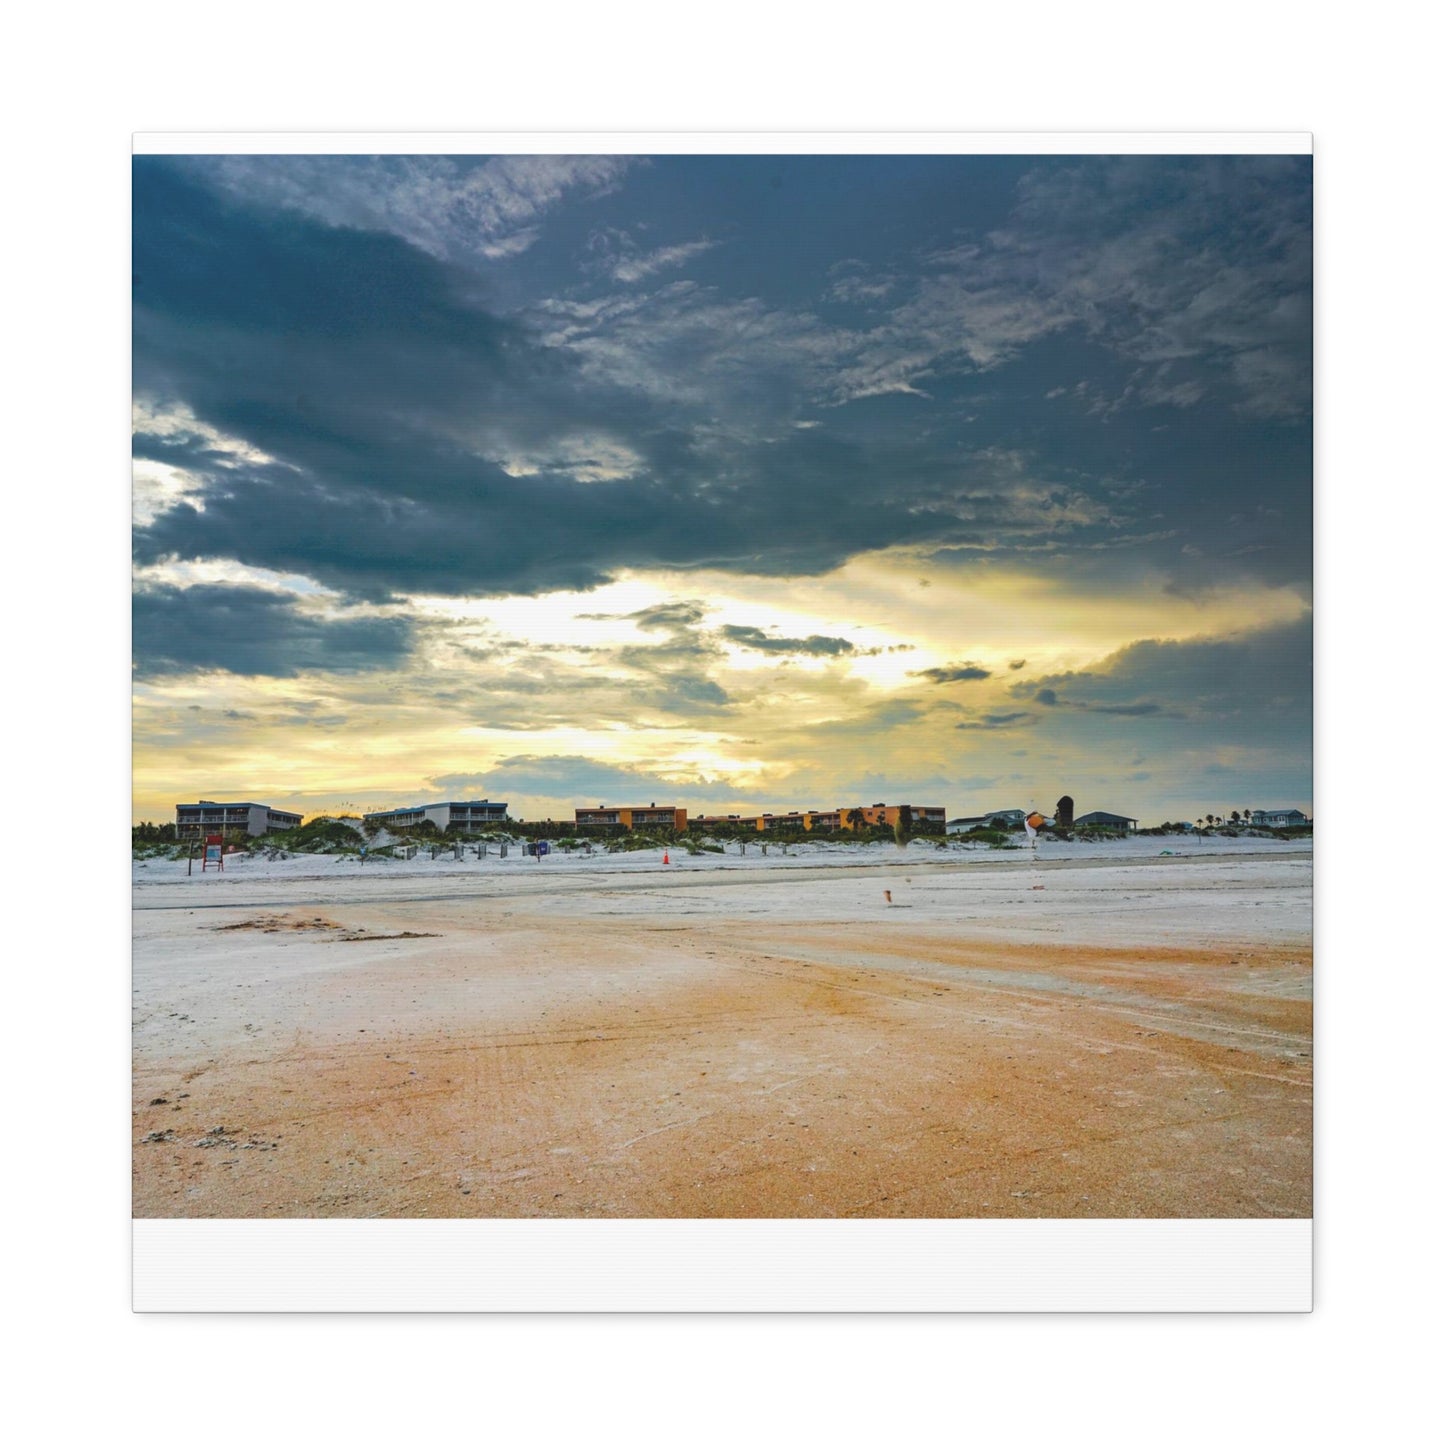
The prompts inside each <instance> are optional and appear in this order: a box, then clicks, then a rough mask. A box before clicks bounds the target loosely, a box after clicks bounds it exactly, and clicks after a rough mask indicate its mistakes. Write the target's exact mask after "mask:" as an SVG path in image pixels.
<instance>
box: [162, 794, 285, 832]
mask: <svg viewBox="0 0 1445 1445" xmlns="http://www.w3.org/2000/svg"><path fill="white" fill-rule="evenodd" d="M300 826H301V814H300V813H285V812H282V811H281V809H280V808H273V807H271V806H270V804H269V803H212V802H208V801H207V800H206V799H204V798H203V799H201V801H200V802H199V803H177V804H176V836H177V837H178V838H200V837H202V836H204V835H205V834H207V833H248V834H250V836H251V837H253V838H259V837H261V836H263V835H264V834H266V833H280V832H283V831H284V830H285V829H287V828H299V827H300Z"/></svg>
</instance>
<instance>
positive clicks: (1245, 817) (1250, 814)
mask: <svg viewBox="0 0 1445 1445" xmlns="http://www.w3.org/2000/svg"><path fill="white" fill-rule="evenodd" d="M1253 816H1254V815H1253V814H1252V813H1251V812H1250V811H1249V809H1248V808H1246V809H1245V810H1244V821H1245V822H1246V823H1247V822H1249V820H1250V818H1252V817H1253Z"/></svg>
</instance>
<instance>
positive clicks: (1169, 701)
mask: <svg viewBox="0 0 1445 1445" xmlns="http://www.w3.org/2000/svg"><path fill="white" fill-rule="evenodd" d="M1312 649H1313V628H1312V622H1311V619H1310V617H1309V616H1305V617H1302V618H1301V619H1300V620H1299V621H1297V622H1292V623H1288V624H1283V625H1280V626H1276V627H1270V628H1262V629H1260V630H1259V631H1256V632H1248V633H1240V634H1237V635H1232V636H1229V637H1222V638H1199V639H1191V640H1188V641H1183V642H1160V641H1153V640H1150V641H1144V642H1135V643H1132V644H1131V645H1130V646H1128V647H1125V648H1121V649H1120V650H1119V651H1118V652H1116V653H1114V654H1113V655H1112V656H1111V657H1109V658H1107V659H1105V661H1104V662H1103V663H1102V664H1101V665H1100V666H1099V667H1097V668H1095V669H1092V670H1090V671H1088V672H1068V673H1058V674H1055V675H1053V676H1051V677H1047V678H1043V679H1041V681H1043V682H1044V683H1046V684H1047V686H1045V687H1043V688H1040V689H1038V690H1035V684H1033V683H1018V684H1015V686H1014V687H1013V688H1012V689H1010V691H1011V693H1012V695H1013V696H1015V697H1017V698H1019V699H1021V700H1022V699H1032V700H1033V701H1034V702H1038V703H1042V704H1044V705H1045V706H1047V707H1054V708H1071V709H1076V710H1079V711H1087V712H1094V713H1103V714H1105V715H1108V716H1114V717H1141V718H1147V717H1154V716H1157V715H1167V716H1170V717H1176V718H1177V717H1181V716H1183V717H1189V718H1192V719H1195V720H1198V721H1212V722H1215V723H1227V724H1229V725H1230V727H1231V728H1232V729H1235V728H1238V727H1239V726H1240V725H1241V722H1243V725H1244V726H1245V728H1246V729H1247V730H1250V731H1257V730H1262V729H1264V728H1265V727H1266V726H1270V728H1271V730H1273V729H1274V726H1275V725H1277V724H1281V723H1282V724H1284V725H1285V726H1286V727H1287V728H1292V729H1293V730H1294V731H1295V732H1297V733H1298V734H1300V735H1301V736H1303V737H1304V738H1306V739H1307V738H1308V736H1309V732H1310V722H1311V717H1312V708H1313V656H1312Z"/></svg>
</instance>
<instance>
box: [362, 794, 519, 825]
mask: <svg viewBox="0 0 1445 1445" xmlns="http://www.w3.org/2000/svg"><path fill="white" fill-rule="evenodd" d="M364 818H365V821H366V822H368V823H376V824H379V825H380V826H381V827H383V828H392V829H401V828H417V827H420V826H421V824H423V823H430V824H432V826H433V827H435V828H436V830H437V832H438V833H445V832H446V830H447V829H448V828H455V829H457V831H458V832H462V833H475V832H479V831H481V830H482V829H483V828H493V827H495V826H496V825H497V824H498V823H505V822H506V821H507V805H506V804H505V803H492V802H489V801H488V800H487V799H485V798H483V799H481V800H480V801H477V802H471V803H418V804H417V805H416V806H415V807H414V808H390V809H388V810H387V811H386V812H384V813H367V814H365V815H364Z"/></svg>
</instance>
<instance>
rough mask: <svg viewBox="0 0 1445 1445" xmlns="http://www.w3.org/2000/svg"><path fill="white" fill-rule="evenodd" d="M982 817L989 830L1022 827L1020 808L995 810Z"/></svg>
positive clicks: (1022, 818) (1022, 813)
mask: <svg viewBox="0 0 1445 1445" xmlns="http://www.w3.org/2000/svg"><path fill="white" fill-rule="evenodd" d="M983 816H984V821H985V822H986V823H987V824H988V825H989V827H991V828H1022V827H1023V825H1024V810H1023V809H1022V808H995V809H994V810H993V812H991V813H985V814H984V815H983Z"/></svg>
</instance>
